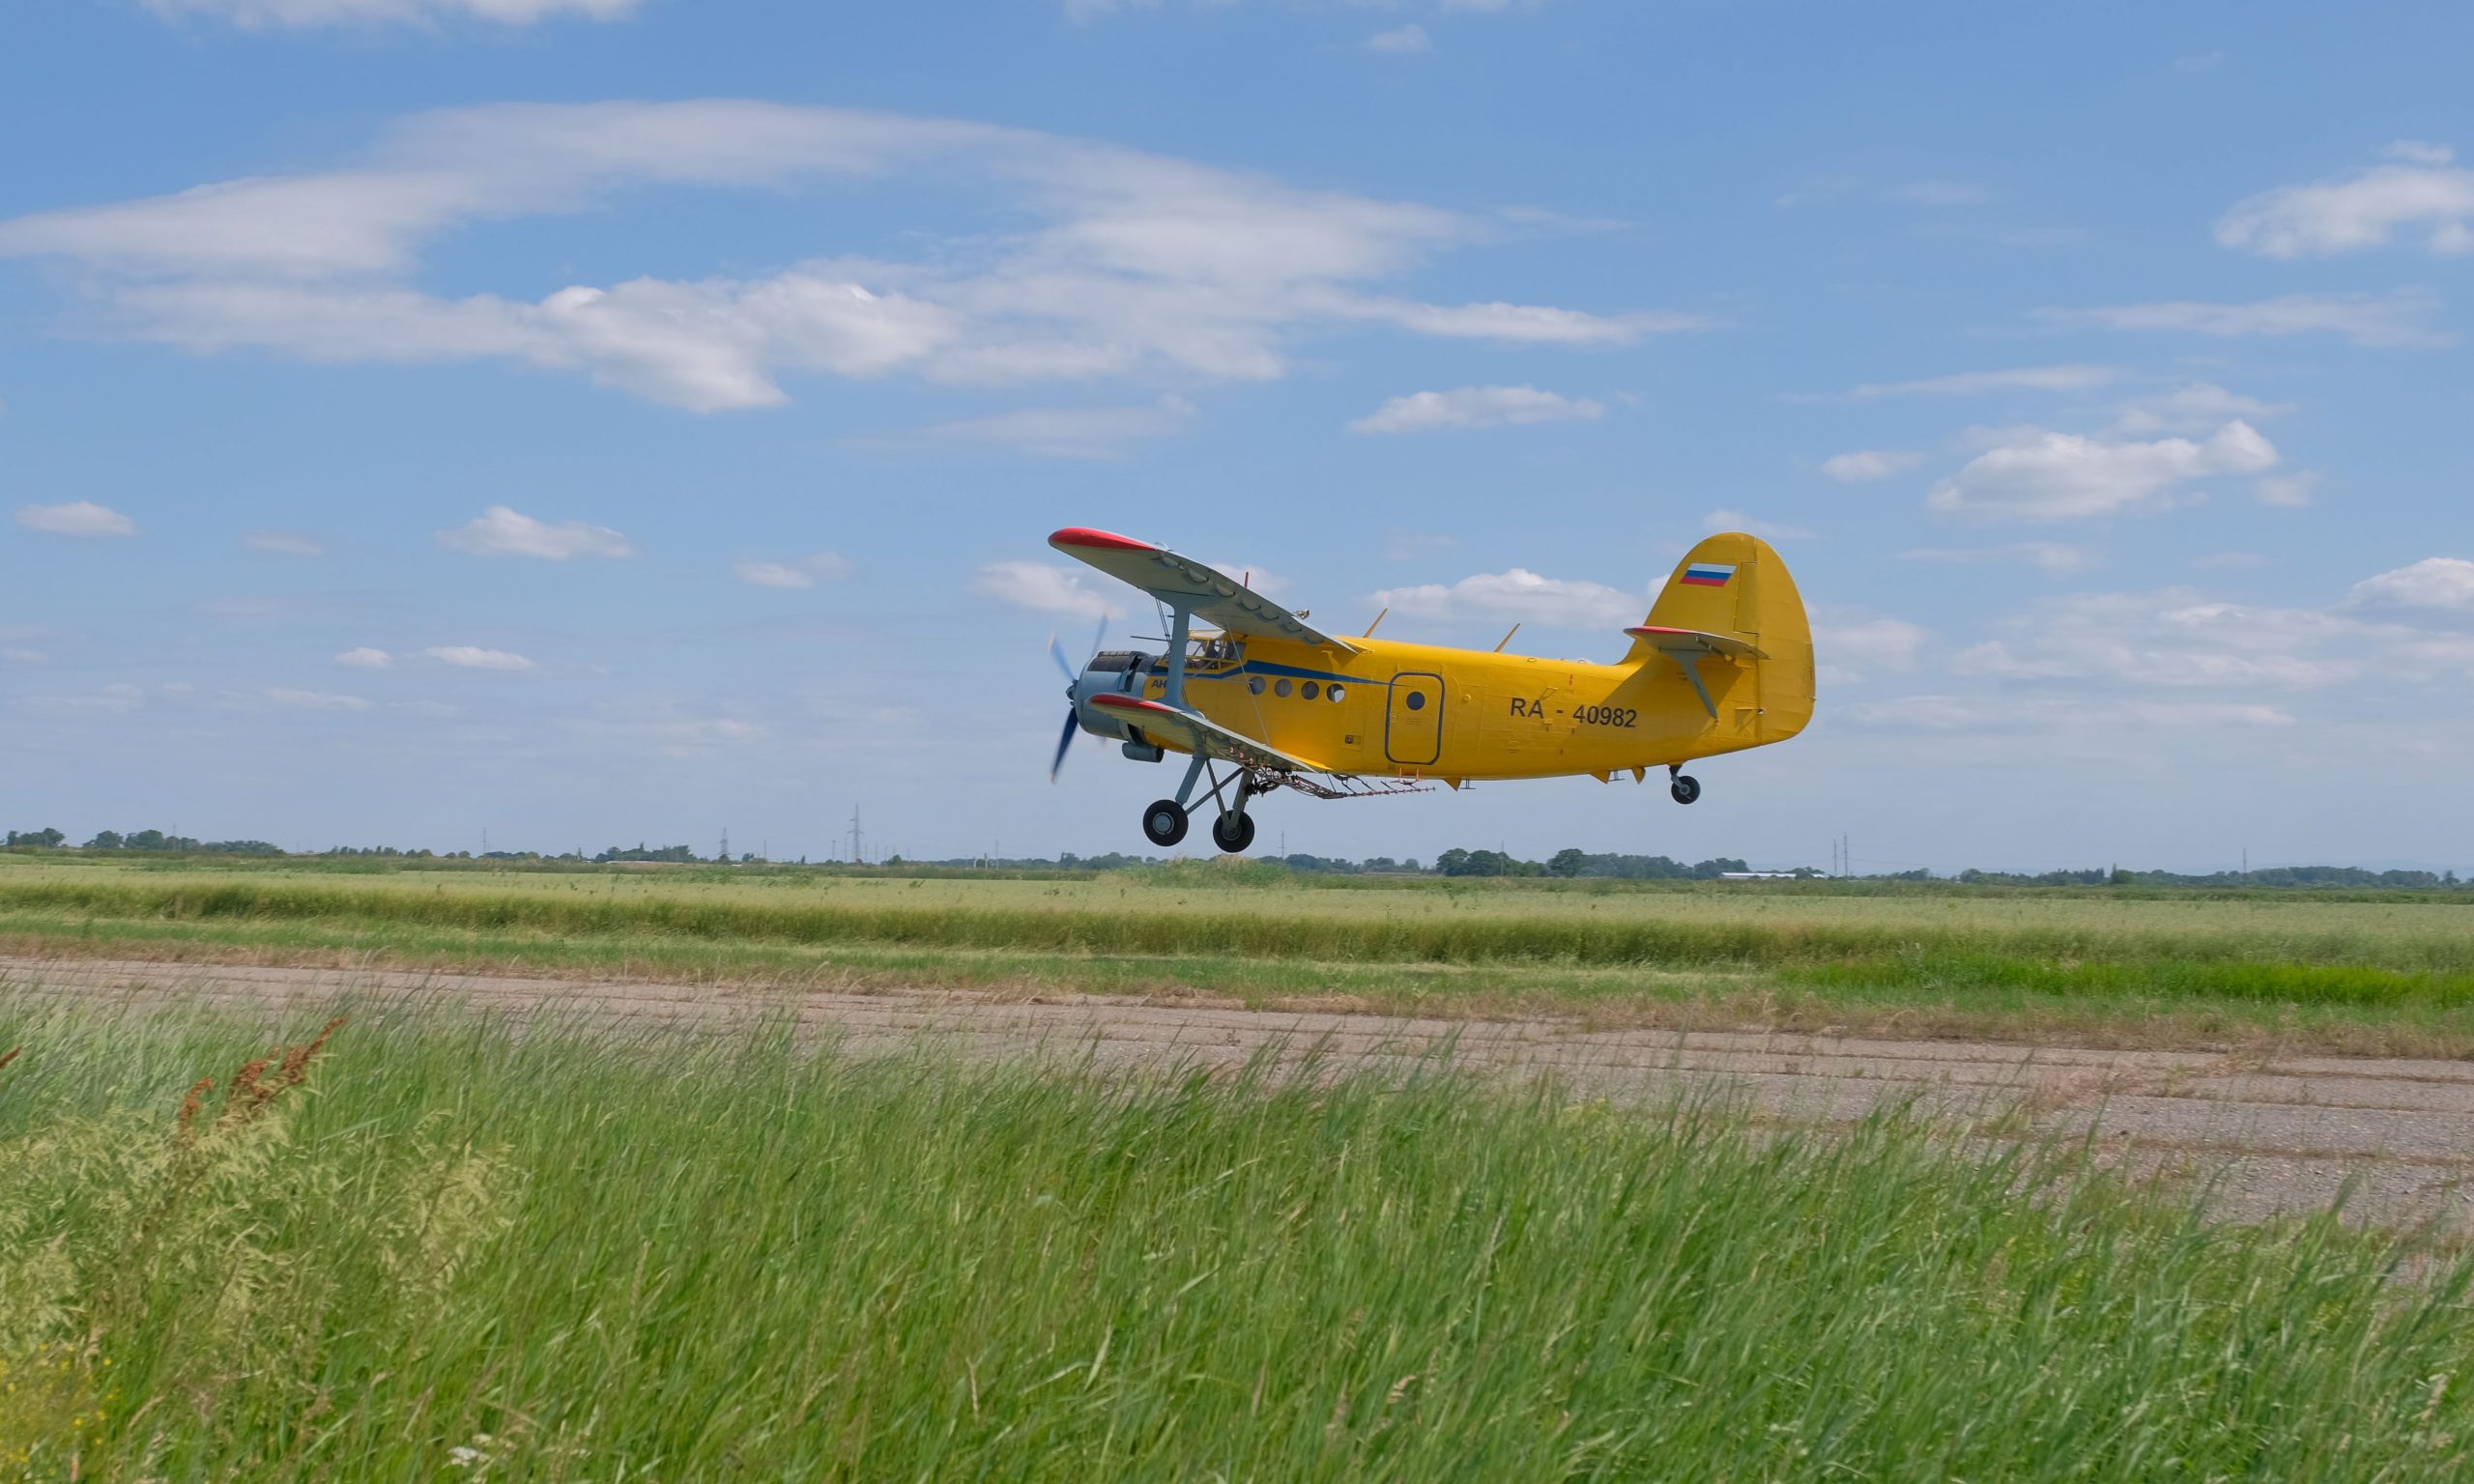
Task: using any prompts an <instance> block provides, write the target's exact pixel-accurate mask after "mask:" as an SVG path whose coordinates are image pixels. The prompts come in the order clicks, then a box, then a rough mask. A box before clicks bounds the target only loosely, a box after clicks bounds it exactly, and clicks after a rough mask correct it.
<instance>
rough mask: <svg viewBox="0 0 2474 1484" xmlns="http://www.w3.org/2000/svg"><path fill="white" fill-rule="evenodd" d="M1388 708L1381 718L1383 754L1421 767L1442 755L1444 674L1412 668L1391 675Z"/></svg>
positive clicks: (1412, 765)
mask: <svg viewBox="0 0 2474 1484" xmlns="http://www.w3.org/2000/svg"><path fill="white" fill-rule="evenodd" d="M1391 689H1392V701H1391V711H1390V712H1389V713H1388V714H1387V715H1386V716H1385V717H1384V720H1383V756H1386V757H1389V758H1391V759H1392V760H1393V761H1394V762H1396V763H1399V764H1401V765H1402V766H1404V767H1424V766H1425V765H1427V764H1428V763H1431V762H1433V761H1434V760H1435V759H1436V758H1438V757H1440V756H1443V676H1441V675H1437V674H1431V673H1428V672H1426V671H1410V672H1407V673H1404V674H1397V675H1394V676H1393V677H1392V687H1391Z"/></svg>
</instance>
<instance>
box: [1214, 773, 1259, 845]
mask: <svg viewBox="0 0 2474 1484" xmlns="http://www.w3.org/2000/svg"><path fill="white" fill-rule="evenodd" d="M1253 792H1254V790H1253V788H1252V787H1251V785H1249V784H1248V782H1247V781H1246V780H1245V779H1242V778H1241V779H1239V780H1238V781H1237V791H1236V793H1235V794H1233V795H1231V797H1230V801H1229V805H1228V809H1227V812H1226V813H1223V814H1222V815H1221V816H1220V817H1219V818H1218V819H1215V820H1213V821H1212V825H1211V842H1212V843H1213V844H1215V845H1218V846H1219V847H1220V848H1221V849H1223V850H1224V851H1226V852H1227V853H1228V854H1230V855H1243V854H1245V853H1246V847H1247V846H1249V845H1251V844H1252V843H1253V842H1254V820H1253V816H1252V815H1251V814H1249V813H1246V801H1247V800H1248V799H1249V798H1251V797H1252V796H1253Z"/></svg>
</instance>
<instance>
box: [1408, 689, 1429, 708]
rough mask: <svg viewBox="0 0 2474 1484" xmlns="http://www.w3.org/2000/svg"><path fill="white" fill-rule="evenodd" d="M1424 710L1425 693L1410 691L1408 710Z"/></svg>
mask: <svg viewBox="0 0 2474 1484" xmlns="http://www.w3.org/2000/svg"><path fill="white" fill-rule="evenodd" d="M1425 708H1426V693H1425V692H1424V691H1411V692H1410V693H1409V709H1410V710H1412V711H1424V709H1425Z"/></svg>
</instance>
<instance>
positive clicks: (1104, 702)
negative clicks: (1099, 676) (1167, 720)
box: [1091, 692, 1176, 711]
mask: <svg viewBox="0 0 2474 1484" xmlns="http://www.w3.org/2000/svg"><path fill="white" fill-rule="evenodd" d="M1091 704H1093V705H1095V706H1107V707H1109V708H1110V709H1112V710H1117V711H1172V710H1174V709H1176V708H1175V707H1173V706H1165V705H1162V704H1161V703H1160V702H1159V701H1156V700H1151V699H1146V698H1144V697H1140V696H1112V695H1108V694H1107V693H1106V692H1103V693H1102V694H1100V695H1097V696H1094V697H1092V698H1091Z"/></svg>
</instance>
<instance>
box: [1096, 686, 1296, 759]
mask: <svg viewBox="0 0 2474 1484" xmlns="http://www.w3.org/2000/svg"><path fill="white" fill-rule="evenodd" d="M1091 704H1093V705H1095V706H1098V707H1101V708H1102V709H1104V710H1108V711H1115V712H1118V713H1121V714H1123V715H1124V716H1125V717H1126V719H1127V720H1129V721H1131V722H1133V723H1134V725H1136V727H1139V728H1142V730H1143V733H1144V734H1145V735H1147V736H1151V737H1156V738H1158V739H1160V740H1162V741H1165V742H1174V743H1175V744H1176V745H1177V746H1179V747H1182V748H1184V749H1185V750H1186V751H1187V752H1190V753H1194V754H1197V755H1199V756H1204V757H1209V758H1211V759H1212V760H1214V761H1216V762H1233V763H1236V764H1237V765H1238V766H1240V767H1246V768H1258V769H1260V770H1262V771H1263V772H1266V773H1329V772H1330V771H1332V770H1331V769H1329V768H1327V767H1324V766H1323V765H1322V764H1320V763H1315V762H1308V761H1307V760H1306V759H1305V758H1303V757H1292V756H1289V755H1288V754H1286V753H1283V752H1281V751H1280V749H1278V748H1276V747H1266V746H1264V745H1263V744H1262V743H1260V742H1257V741H1255V740H1254V739H1253V738H1251V737H1249V736H1244V735H1241V734H1240V733H1237V732H1234V731H1230V730H1229V729H1228V728H1225V727H1223V726H1221V725H1220V724H1219V723H1218V722H1215V721H1213V720H1212V719H1211V718H1209V717H1207V716H1204V715H1202V714H1201V713H1200V712H1197V711H1180V710H1178V709H1177V708H1176V707H1174V706H1171V705H1165V704H1164V703H1162V702H1160V701H1156V700H1152V699H1147V698H1145V697H1141V696H1119V695H1116V694H1114V693H1113V692H1108V691H1103V692H1101V693H1100V694H1099V695H1097V696H1094V697H1092V698H1091Z"/></svg>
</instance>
